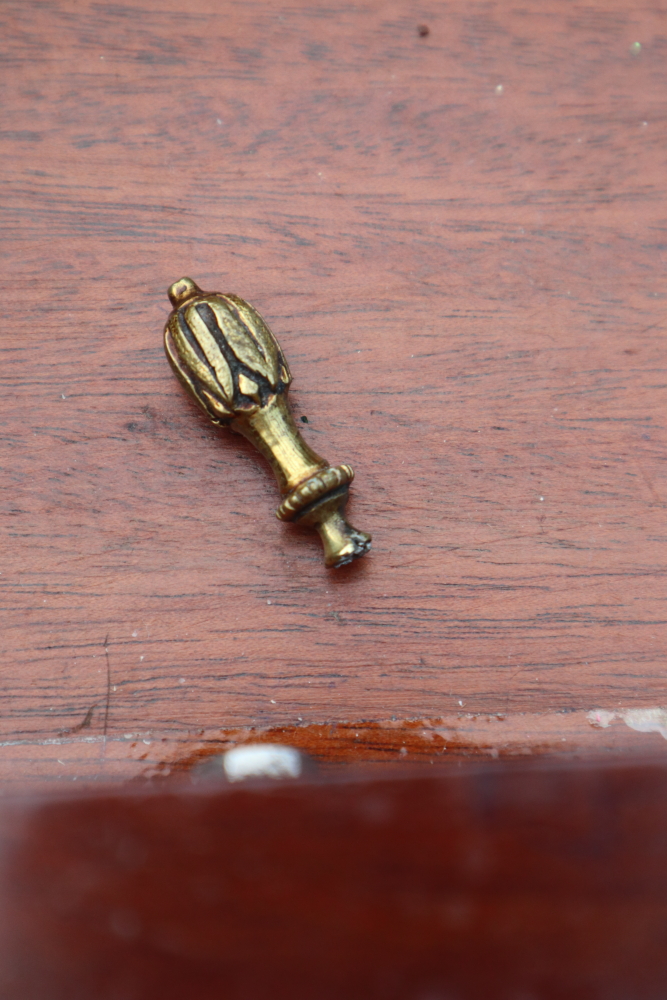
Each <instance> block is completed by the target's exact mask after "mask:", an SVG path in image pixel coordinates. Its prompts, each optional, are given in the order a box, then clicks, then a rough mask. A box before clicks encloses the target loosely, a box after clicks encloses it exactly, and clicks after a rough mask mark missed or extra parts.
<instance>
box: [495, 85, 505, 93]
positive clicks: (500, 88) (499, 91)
mask: <svg viewBox="0 0 667 1000" xmlns="http://www.w3.org/2000/svg"><path fill="white" fill-rule="evenodd" d="M504 90H505V88H504V87H503V85H502V83H499V84H498V86H497V87H496V94H502V93H503V91H504Z"/></svg>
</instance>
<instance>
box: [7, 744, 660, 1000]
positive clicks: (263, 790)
mask: <svg viewBox="0 0 667 1000" xmlns="http://www.w3.org/2000/svg"><path fill="white" fill-rule="evenodd" d="M536 765H537V766H536ZM397 771H398V772H399V773H398V774H397V773H396V772H397ZM424 771H426V772H427V773H426V774H424ZM271 784H272V783H271V782H269V783H268V786H267V783H266V782H265V783H264V784H260V785H255V787H249V786H247V785H246V786H243V787H242V788H238V787H234V786H232V787H225V786H224V785H222V786H221V785H220V784H219V783H218V782H214V781H211V782H204V783H200V784H199V785H197V786H196V787H195V788H192V787H190V788H188V787H187V784H186V782H182V783H180V784H179V783H178V782H174V783H171V785H170V783H169V782H167V783H166V784H165V785H164V786H162V788H161V790H160V791H158V789H157V788H156V787H155V786H153V787H152V788H151V787H150V786H149V787H148V789H144V790H141V791H140V790H139V789H138V788H136V787H135V789H134V792H130V790H129V789H125V790H122V791H117V792H109V791H108V790H107V791H105V792H104V793H97V794H94V795H90V794H89V795H86V794H79V795H77V796H69V797H68V796H66V795H65V796H63V795H62V793H61V795H60V796H50V797H46V798H44V799H42V800H41V801H40V800H37V801H34V802H28V801H27V800H26V798H25V797H23V798H21V800H20V801H19V802H18V803H17V802H16V801H11V800H9V799H5V800H4V801H3V802H2V803H1V804H0V848H1V850H0V879H1V881H2V893H1V894H0V990H1V991H2V992H1V995H2V997H3V1000H92V998H95V1000H181V998H183V997H192V998H193V1000H194V998H196V1000H218V998H220V997H225V998H228V1000H264V998H266V1000H312V998H313V997H318V998H320V997H321V998H322V1000H340V998H341V997H353V998H359V1000H376V998H377V1000H524V998H526V1000H528V998H540V1000H626V998H632V1000H663V998H664V995H665V985H666V983H667V947H666V945H667V940H666V938H667V895H666V891H667V851H666V850H665V847H666V843H665V841H666V836H667V834H666V830H667V794H666V793H667V772H666V770H665V767H664V761H663V763H662V765H661V766H656V763H655V762H653V763H651V764H647V763H644V764H643V765H641V766H639V765H634V766H628V765H627V763H626V764H625V765H624V766H618V765H617V766H614V767H609V766H608V765H607V766H606V767H588V766H583V765H579V766H578V767H577V766H576V765H572V764H571V763H568V765H567V766H566V767H563V766H562V765H561V766H559V767H556V766H554V764H553V763H551V764H550V765H548V766H547V764H546V762H545V761H544V760H542V761H535V760H533V761H529V762H525V763H521V762H512V763H509V762H508V763H504V762H502V761H501V762H498V763H497V764H496V765H491V764H490V763H486V764H485V765H480V764H476V765H475V764H472V765H470V766H468V767H465V768H461V769H456V768H452V767H451V766H448V765H444V766H440V767H437V766H436V767H426V768H425V767H423V766H422V767H421V768H419V767H417V768H416V771H415V769H414V768H411V767H410V766H409V765H408V766H407V769H406V768H405V767H404V768H395V769H393V773H392V769H390V770H389V773H387V771H385V772H384V774H381V775H378V773H377V772H375V775H374V776H369V775H367V774H364V773H363V771H359V770H358V771H357V773H356V774H355V775H354V777H351V776H348V777H347V778H346V779H345V780H340V777H338V778H336V779H334V780H332V779H331V777H330V778H329V779H328V780H327V779H322V778H319V779H318V778H317V777H314V778H311V779H310V780H308V781H300V782H297V783H291V782H287V783H283V784H278V786H277V787H275V786H274V787H271Z"/></svg>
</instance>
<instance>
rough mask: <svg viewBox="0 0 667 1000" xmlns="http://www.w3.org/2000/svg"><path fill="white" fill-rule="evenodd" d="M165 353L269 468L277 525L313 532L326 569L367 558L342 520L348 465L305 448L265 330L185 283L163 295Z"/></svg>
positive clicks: (366, 545) (282, 369) (228, 303)
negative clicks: (277, 499) (276, 496)
mask: <svg viewBox="0 0 667 1000" xmlns="http://www.w3.org/2000/svg"><path fill="white" fill-rule="evenodd" d="M169 298H170V300H171V302H172V305H173V306H174V311H173V312H172V313H171V315H170V317H169V320H168V321H167V325H166V327H165V341H164V343H165V351H166V353H167V357H168V359H169V361H170V363H171V365H172V367H173V369H174V372H175V373H176V375H177V377H178V379H179V380H180V382H181V383H182V384H183V386H184V387H185V389H186V390H187V391H188V392H189V394H190V395H191V396H192V397H193V399H194V400H195V401H196V402H197V403H198V405H199V406H201V408H202V409H203V410H204V411H205V412H206V414H207V415H208V416H209V418H210V419H211V420H212V421H213V422H214V423H216V424H222V425H225V426H228V427H231V429H232V430H235V431H238V433H240V434H243V435H244V437H246V438H248V440H249V441H251V442H252V444H253V445H254V446H255V447H256V448H257V450H258V451H259V452H260V453H261V454H262V455H264V457H265V458H266V459H267V461H268V462H269V464H270V465H271V468H272V469H273V471H274V473H275V476H276V479H277V481H278V486H279V488H280V492H281V494H282V496H283V501H282V503H281V504H280V507H279V508H278V510H277V511H276V515H277V517H279V518H280V519H281V520H283V521H299V522H300V523H302V524H307V525H309V526H311V527H313V528H315V529H316V531H317V532H318V533H319V535H320V538H321V539H322V544H323V546H324V561H325V564H326V565H327V566H331V567H336V566H343V565H345V563H349V562H351V561H352V560H353V559H356V558H358V557H359V556H362V555H364V553H366V552H368V550H369V549H370V545H371V536H370V535H367V534H366V533H365V532H363V531H357V529H356V528H353V527H352V525H351V524H349V523H348V522H347V521H346V519H345V517H344V513H343V511H344V509H345V504H346V502H347V494H348V488H349V484H350V483H351V482H352V479H353V478H354V472H353V471H352V468H351V467H350V466H349V465H339V466H335V467H331V466H330V465H329V463H328V462H327V461H326V460H325V459H323V458H321V457H320V456H319V455H318V454H317V453H316V452H314V451H313V449H312V448H311V447H310V446H309V445H307V444H306V442H305V441H304V440H303V438H302V437H301V434H300V433H299V430H298V428H297V426H296V424H295V423H294V418H293V417H292V414H291V412H290V409H289V406H288V404H287V390H288V388H289V385H290V382H291V381H292V376H291V374H290V370H289V368H288V366H287V362H286V361H285V358H284V356H283V353H282V351H281V349H280V346H279V344H278V342H277V341H276V339H275V337H274V336H273V334H272V333H271V331H270V330H269V328H268V326H267V325H266V323H265V322H264V320H263V319H262V317H261V316H260V315H259V313H258V312H257V311H256V310H255V309H253V307H252V306H250V305H249V304H248V303H247V302H244V300H243V299H240V298H238V296H236V295H222V294H220V293H218V292H211V293H207V292H202V290H201V289H200V288H199V287H198V286H197V285H196V284H195V282H194V281H192V279H191V278H181V279H180V281H177V282H175V283H174V284H173V285H172V286H171V288H170V289H169Z"/></svg>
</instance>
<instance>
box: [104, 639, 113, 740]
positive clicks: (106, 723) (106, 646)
mask: <svg viewBox="0 0 667 1000" xmlns="http://www.w3.org/2000/svg"><path fill="white" fill-rule="evenodd" d="M104 655H105V656H106V661H107V696H106V700H105V703H104V727H103V730H102V736H103V740H102V756H104V754H105V753H106V746H107V729H108V726H109V701H110V699H111V662H110V660H109V633H108V632H107V636H106V639H105V640H104Z"/></svg>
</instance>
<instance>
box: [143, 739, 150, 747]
mask: <svg viewBox="0 0 667 1000" xmlns="http://www.w3.org/2000/svg"><path fill="white" fill-rule="evenodd" d="M141 742H142V743H145V744H146V746H147V747H149V746H150V745H151V741H150V740H142V741H141Z"/></svg>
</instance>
